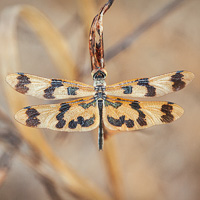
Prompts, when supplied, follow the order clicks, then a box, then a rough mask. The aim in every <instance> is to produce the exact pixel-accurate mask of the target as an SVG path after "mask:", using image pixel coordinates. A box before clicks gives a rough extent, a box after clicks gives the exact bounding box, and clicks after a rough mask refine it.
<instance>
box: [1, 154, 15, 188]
mask: <svg viewBox="0 0 200 200" xmlns="http://www.w3.org/2000/svg"><path fill="white" fill-rule="evenodd" d="M12 157H13V155H12V154H11V153H9V152H4V153H3V154H2V156H1V157H0V187H1V186H2V184H3V183H4V181H5V179H6V177H7V174H8V172H9V169H10V166H11V163H12Z"/></svg>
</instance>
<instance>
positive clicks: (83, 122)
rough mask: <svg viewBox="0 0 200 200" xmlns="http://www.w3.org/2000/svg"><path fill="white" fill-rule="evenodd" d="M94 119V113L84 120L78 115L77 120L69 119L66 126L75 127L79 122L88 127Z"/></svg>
mask: <svg viewBox="0 0 200 200" xmlns="http://www.w3.org/2000/svg"><path fill="white" fill-rule="evenodd" d="M94 120H95V115H93V117H90V118H89V119H86V120H85V119H84V118H83V117H82V116H79V117H77V121H75V120H71V121H70V122H69V124H68V127H69V128H70V129H75V128H76V127H77V125H78V124H80V125H81V127H89V126H91V125H92V124H94Z"/></svg>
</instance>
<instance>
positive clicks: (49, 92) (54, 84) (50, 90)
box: [44, 79, 63, 99]
mask: <svg viewBox="0 0 200 200" xmlns="http://www.w3.org/2000/svg"><path fill="white" fill-rule="evenodd" d="M61 86H63V84H62V80H58V79H52V80H51V86H50V87H48V88H47V89H46V90H44V98H46V99H55V97H54V96H53V93H54V91H55V89H56V88H58V87H61Z"/></svg>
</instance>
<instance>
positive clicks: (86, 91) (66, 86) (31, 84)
mask: <svg viewBox="0 0 200 200" xmlns="http://www.w3.org/2000/svg"><path fill="white" fill-rule="evenodd" d="M6 81H7V82H8V83H9V84H10V85H11V86H12V87H13V88H14V89H15V90H16V91H18V92H20V93H22V94H26V95H31V96H35V97H38V98H40V99H66V98H74V97H85V96H91V95H94V93H95V92H94V87H92V86H90V85H87V84H84V83H80V82H77V81H69V80H62V79H47V78H43V77H39V76H34V75H30V74H24V73H16V74H9V75H8V76H7V77H6Z"/></svg>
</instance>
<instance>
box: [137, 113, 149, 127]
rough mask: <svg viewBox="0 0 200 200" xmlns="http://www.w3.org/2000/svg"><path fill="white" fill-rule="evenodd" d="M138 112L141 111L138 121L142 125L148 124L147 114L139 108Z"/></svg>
mask: <svg viewBox="0 0 200 200" xmlns="http://www.w3.org/2000/svg"><path fill="white" fill-rule="evenodd" d="M138 113H139V117H138V118H137V122H138V124H139V125H140V126H146V125H147V122H146V119H145V117H146V115H145V114H144V113H143V112H142V111H141V110H138Z"/></svg>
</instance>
